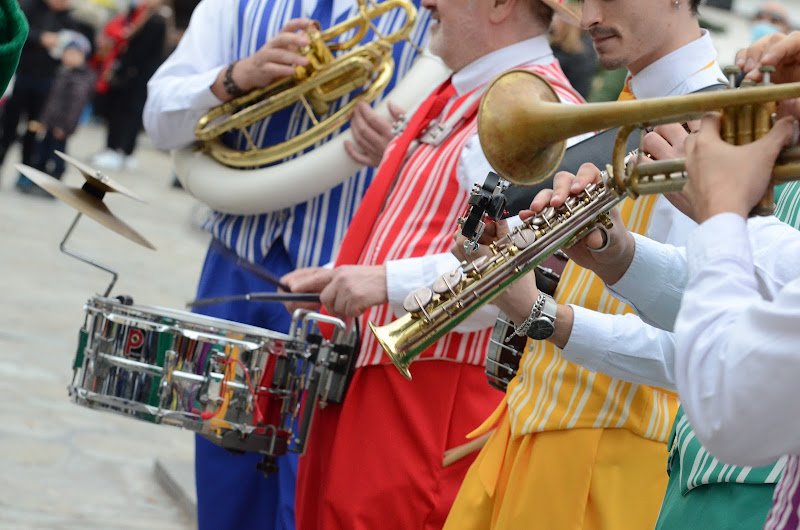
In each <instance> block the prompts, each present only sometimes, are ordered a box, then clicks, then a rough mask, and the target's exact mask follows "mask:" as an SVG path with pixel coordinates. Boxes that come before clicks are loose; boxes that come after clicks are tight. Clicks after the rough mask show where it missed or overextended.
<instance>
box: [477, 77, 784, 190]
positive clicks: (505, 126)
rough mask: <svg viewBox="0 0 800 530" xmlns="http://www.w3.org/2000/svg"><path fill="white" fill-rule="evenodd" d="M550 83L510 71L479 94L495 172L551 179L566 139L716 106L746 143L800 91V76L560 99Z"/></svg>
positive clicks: (727, 133) (481, 127)
mask: <svg viewBox="0 0 800 530" xmlns="http://www.w3.org/2000/svg"><path fill="white" fill-rule="evenodd" d="M543 85H546V87H547V88H545V87H543ZM548 88H549V90H550V91H552V88H550V87H549V83H548V82H547V80H546V79H544V78H543V77H542V76H540V75H538V74H535V73H533V72H530V71H528V70H510V71H509V72H506V73H504V74H501V75H500V76H498V77H497V78H496V79H495V80H494V81H493V82H492V84H491V85H489V87H488V88H487V89H486V92H485V93H484V95H483V98H482V100H481V104H480V108H479V109H478V135H479V137H480V141H481V146H482V147H483V151H484V153H485V154H486V158H487V159H488V161H489V163H490V164H491V165H492V167H493V168H494V169H495V171H497V173H498V174H499V175H500V176H502V177H503V178H504V179H506V180H508V181H510V182H513V183H515V184H519V185H522V186H528V185H534V184H539V183H541V182H543V181H545V180H547V178H548V177H549V176H550V175H551V174H552V172H553V171H554V170H555V169H556V168H557V167H558V164H559V163H560V161H561V158H562V156H563V153H564V148H565V145H566V143H565V141H566V140H567V139H568V138H572V137H573V136H578V135H580V134H584V133H587V132H591V131H600V130H603V129H608V128H612V127H620V126H636V127H639V128H645V127H650V126H654V125H659V124H662V123H674V122H686V121H689V120H693V119H697V118H700V117H702V115H703V114H705V113H706V112H711V111H715V110H718V111H724V112H723V131H722V133H723V137H724V138H725V140H726V141H728V142H730V143H735V144H743V143H747V142H750V141H753V139H754V138H758V137H760V136H761V135H763V134H766V131H768V130H769V128H770V127H771V122H770V119H771V118H770V116H771V113H772V112H773V109H774V105H775V102H777V101H781V100H784V99H791V98H795V97H799V96H800V83H787V84H781V85H769V84H767V85H758V86H751V87H746V88H745V87H743V88H740V89H735V90H718V91H714V92H702V93H695V94H688V95H684V96H671V97H664V98H655V99H649V100H647V99H645V100H636V101H621V102H610V103H587V104H585V105H563V104H561V103H558V102H557V101H558V99H557V98H556V100H555V101H553V99H552V98H550V97H549V95H548V90H547V89H548ZM542 94H544V96H543V95H542ZM626 130H627V132H630V129H626ZM625 140H627V137H626V138H625ZM617 143H618V144H619V143H620V140H619V138H618V141H617ZM623 154H624V153H623ZM622 164H623V161H622V160H619V161H617V160H616V159H615V161H614V169H615V174H614V178H615V179H623V178H625V174H624V171H621V170H620V171H617V169H621V168H622Z"/></svg>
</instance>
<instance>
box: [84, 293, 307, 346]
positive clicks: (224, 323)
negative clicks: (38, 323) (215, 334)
mask: <svg viewBox="0 0 800 530" xmlns="http://www.w3.org/2000/svg"><path fill="white" fill-rule="evenodd" d="M99 305H105V306H112V307H113V308H122V309H132V310H135V311H140V312H142V313H147V314H153V315H158V316H161V317H166V318H171V319H173V320H175V321H176V322H186V323H189V324H193V325H200V326H205V327H215V328H217V329H219V330H225V331H231V332H240V333H245V334H249V335H253V336H257V337H260V338H267V339H272V340H291V337H290V336H289V335H288V334H286V333H281V332H280V331H273V330H271V329H267V328H262V327H258V326H253V325H251V324H243V323H241V322H236V321H233V320H226V319H224V318H218V317H212V316H208V315H203V314H200V313H192V312H190V311H183V310H180V309H171V308H168V307H163V306H156V305H148V304H130V305H126V304H123V303H122V302H120V301H119V300H117V299H116V298H106V297H104V296H93V297H91V298H90V299H89V301H88V302H87V306H92V307H95V308H97V309H102V308H101V307H98V306H99ZM119 313H120V314H122V313H123V311H120V312H119ZM187 317H188V318H187Z"/></svg>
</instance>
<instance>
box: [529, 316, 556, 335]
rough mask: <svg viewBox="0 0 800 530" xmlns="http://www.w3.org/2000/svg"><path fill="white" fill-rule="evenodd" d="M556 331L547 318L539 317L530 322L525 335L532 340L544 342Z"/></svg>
mask: <svg viewBox="0 0 800 530" xmlns="http://www.w3.org/2000/svg"><path fill="white" fill-rule="evenodd" d="M555 330H556V328H555V325H554V324H553V321H552V320H550V319H549V318H547V317H539V318H537V319H534V321H533V322H531V326H530V327H529V328H528V333H527V335H528V336H529V337H530V338H532V339H534V340H544V339H546V338H548V337H549V336H550V335H552V334H553V332H554V331H555Z"/></svg>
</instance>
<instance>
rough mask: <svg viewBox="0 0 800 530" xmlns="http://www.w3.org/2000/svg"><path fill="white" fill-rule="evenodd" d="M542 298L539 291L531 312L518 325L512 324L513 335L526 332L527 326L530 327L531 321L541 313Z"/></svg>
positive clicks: (542, 306)
mask: <svg viewBox="0 0 800 530" xmlns="http://www.w3.org/2000/svg"><path fill="white" fill-rule="evenodd" d="M544 300H545V299H544V295H543V294H542V293H539V297H538V298H537V299H536V303H534V304H533V307H532V308H531V314H530V315H528V318H526V319H525V320H523V321H522V324H520V325H519V326H514V335H517V336H519V337H522V336H523V335H526V334H527V333H528V328H529V327H531V324H533V321H534V320H536V319H537V318H539V317H540V316H541V314H542V309H544ZM509 338H510V337H509Z"/></svg>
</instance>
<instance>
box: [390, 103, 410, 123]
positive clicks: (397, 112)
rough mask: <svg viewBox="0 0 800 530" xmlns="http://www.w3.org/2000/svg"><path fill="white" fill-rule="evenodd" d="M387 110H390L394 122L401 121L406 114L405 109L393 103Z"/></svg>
mask: <svg viewBox="0 0 800 530" xmlns="http://www.w3.org/2000/svg"><path fill="white" fill-rule="evenodd" d="M387 108H388V109H389V115H390V116H391V117H392V121H397V120H399V119H401V118H402V117H403V116H404V115H405V113H406V111H405V109H403V107H401V106H400V105H398V104H396V103H394V102H392V101H390V102H389V103H388V105H387Z"/></svg>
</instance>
